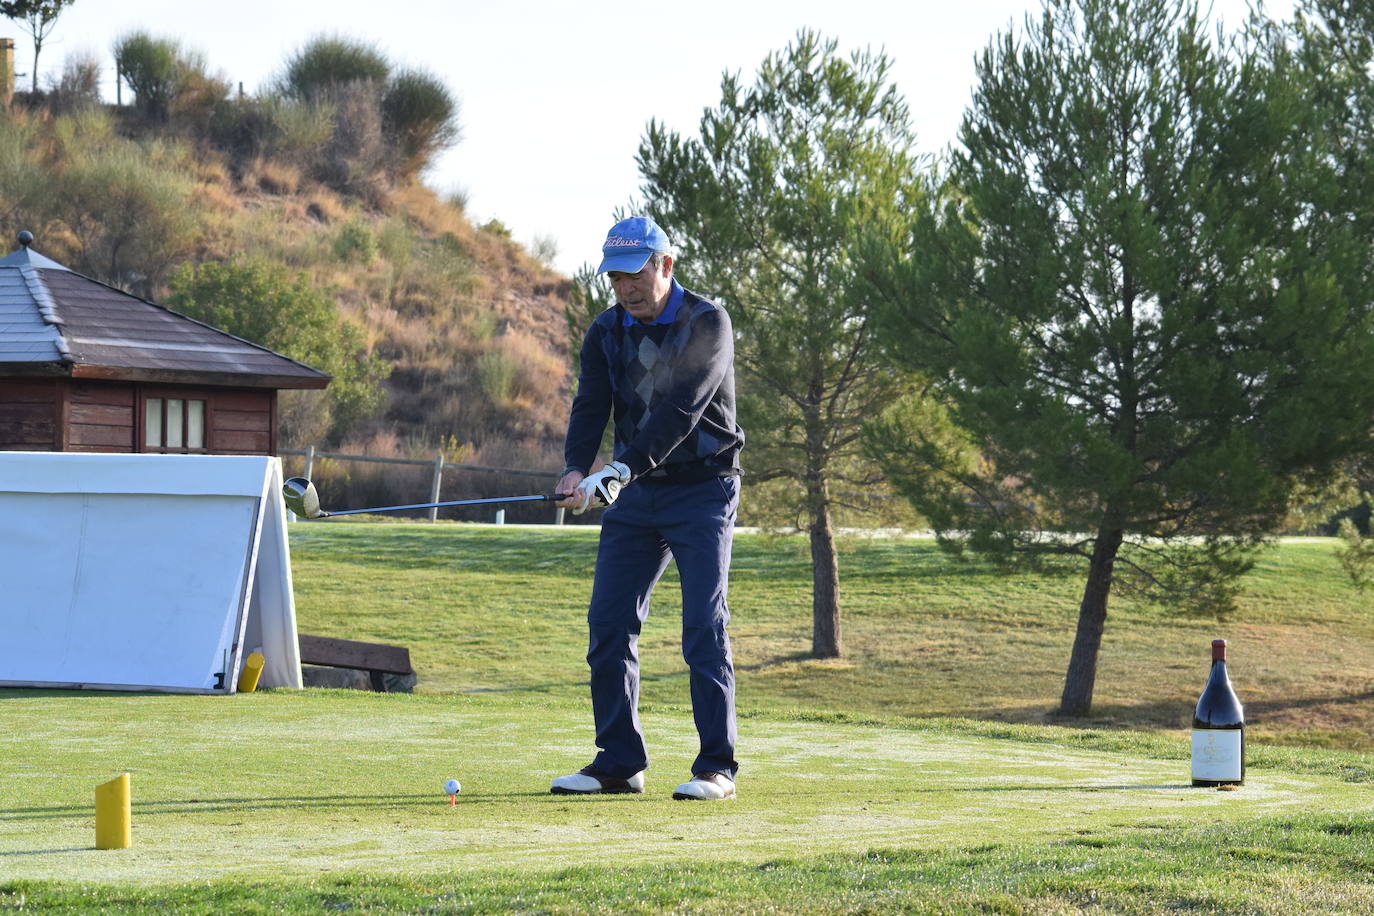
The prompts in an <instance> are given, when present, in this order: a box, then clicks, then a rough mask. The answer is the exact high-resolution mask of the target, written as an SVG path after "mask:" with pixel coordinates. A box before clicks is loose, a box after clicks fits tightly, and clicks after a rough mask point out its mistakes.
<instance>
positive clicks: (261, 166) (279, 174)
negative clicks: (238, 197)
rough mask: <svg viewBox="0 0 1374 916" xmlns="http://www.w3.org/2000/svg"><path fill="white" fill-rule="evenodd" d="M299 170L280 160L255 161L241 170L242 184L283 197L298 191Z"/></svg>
mask: <svg viewBox="0 0 1374 916" xmlns="http://www.w3.org/2000/svg"><path fill="white" fill-rule="evenodd" d="M304 177H305V176H304V175H302V174H301V170H300V169H298V168H296V167H295V166H293V165H290V164H288V163H285V162H282V161H281V160H280V159H263V158H259V159H255V160H253V161H252V162H251V163H249V164H248V166H247V167H246V168H245V169H244V170H243V184H244V186H246V187H250V188H257V189H258V190H260V191H263V192H265V193H267V194H275V195H277V196H285V195H289V194H295V193H296V192H297V191H299V190H300V187H301V182H302V181H303V180H304Z"/></svg>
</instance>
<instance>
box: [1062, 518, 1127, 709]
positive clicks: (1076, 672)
mask: <svg viewBox="0 0 1374 916" xmlns="http://www.w3.org/2000/svg"><path fill="white" fill-rule="evenodd" d="M1122 536H1123V532H1122V531H1121V530H1119V529H1118V530H1116V531H1107V530H1100V531H1098V532H1097V542H1096V544H1095V545H1094V546H1093V556H1092V560H1091V562H1090V563H1089V564H1088V582H1087V584H1086V585H1085V586H1084V587H1083V603H1082V604H1080V605H1079V607H1078V634H1077V635H1076V636H1075V637H1074V640H1073V654H1072V655H1070V656H1069V672H1068V674H1067V675H1066V676H1065V677H1064V695H1063V696H1062V697H1061V698H1060V700H1059V714H1060V715H1061V716H1086V715H1087V714H1088V712H1089V711H1090V710H1091V709H1092V705H1093V685H1094V684H1095V683H1096V681H1097V653H1098V650H1099V649H1101V648H1102V631H1103V629H1104V628H1105V627H1106V624H1107V596H1108V595H1109V594H1110V593H1111V589H1112V568H1113V566H1114V565H1115V564H1116V555H1117V552H1118V551H1119V550H1120V549H1121V541H1122Z"/></svg>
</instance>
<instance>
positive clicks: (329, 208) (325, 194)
mask: <svg viewBox="0 0 1374 916" xmlns="http://www.w3.org/2000/svg"><path fill="white" fill-rule="evenodd" d="M307 197H308V199H309V203H308V205H307V206H306V213H307V214H309V215H310V217H311V218H312V219H315V220H317V221H319V222H321V223H337V222H338V221H339V220H341V219H343V218H344V217H346V216H348V208H347V207H345V206H344V204H343V201H341V200H340V199H339V195H337V194H334V193H333V192H331V191H329V190H328V189H326V188H321V187H318V186H317V187H314V188H311V189H310V192H309V194H308V195H307Z"/></svg>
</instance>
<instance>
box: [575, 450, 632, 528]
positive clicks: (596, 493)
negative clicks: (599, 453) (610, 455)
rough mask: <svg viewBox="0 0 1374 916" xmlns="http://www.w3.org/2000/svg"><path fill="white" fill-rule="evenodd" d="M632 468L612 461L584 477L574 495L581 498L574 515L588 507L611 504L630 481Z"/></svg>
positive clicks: (579, 513)
mask: <svg viewBox="0 0 1374 916" xmlns="http://www.w3.org/2000/svg"><path fill="white" fill-rule="evenodd" d="M631 476H632V475H631V474H630V469H629V468H628V467H626V466H625V465H624V464H622V463H621V462H619V461H612V462H611V463H610V464H608V465H606V466H605V467H604V468H602V469H601V470H599V471H597V472H596V473H595V474H592V475H591V476H590V477H584V478H582V482H581V483H579V484H578V485H577V490H576V491H575V493H574V495H575V496H577V497H578V498H579V499H581V502H580V503H578V505H577V506H576V508H574V509H573V515H581V514H582V513H583V512H586V511H587V510H588V509H591V508H597V507H601V506H609V505H610V504H611V503H613V502H615V498H616V497H617V496H619V495H620V489H621V487H623V486H625V484H627V483H629V482H630V477H631Z"/></svg>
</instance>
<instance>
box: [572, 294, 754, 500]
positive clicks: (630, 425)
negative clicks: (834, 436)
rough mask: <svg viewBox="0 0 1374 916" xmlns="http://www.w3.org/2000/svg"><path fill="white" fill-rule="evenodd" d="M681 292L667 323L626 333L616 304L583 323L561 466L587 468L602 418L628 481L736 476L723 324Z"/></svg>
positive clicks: (728, 348)
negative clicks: (630, 478)
mask: <svg viewBox="0 0 1374 916" xmlns="http://www.w3.org/2000/svg"><path fill="white" fill-rule="evenodd" d="M683 292H684V296H683V301H682V305H681V306H680V307H679V308H678V312H677V316H676V318H675V319H674V320H673V321H672V322H671V323H670V324H648V325H646V324H641V323H640V322H638V321H632V322H631V323H630V325H629V326H628V327H627V326H626V325H625V310H624V309H623V308H622V307H621V306H619V305H616V306H613V307H612V308H609V309H607V310H606V311H604V312H602V313H601V314H600V315H598V316H597V318H596V320H595V321H593V322H592V326H591V328H590V329H588V331H587V335H586V337H585V338H583V341H582V351H581V354H582V355H581V361H582V368H581V373H580V374H579V376H578V388H577V397H576V398H574V399H573V406H572V413H571V416H570V418H569V421H568V436H567V440H566V442H565V444H564V457H565V459H566V461H567V464H568V466H569V467H574V468H578V469H579V470H581V471H582V472H583V473H584V474H585V473H587V472H588V471H589V470H590V469H591V465H592V463H593V461H594V460H595V459H596V454H597V450H598V449H599V447H600V445H601V436H602V432H603V431H604V430H605V428H606V421H607V419H608V418H610V419H612V420H613V421H614V424H615V442H614V446H613V449H612V454H613V457H614V459H615V460H616V461H621V462H624V463H625V464H626V465H627V466H628V467H629V469H630V471H631V473H633V474H634V475H635V477H645V478H646V479H648V480H659V481H663V482H668V483H672V482H683V483H687V482H692V481H697V480H705V479H707V478H709V477H713V476H719V475H722V474H732V473H738V471H739V452H740V449H741V448H742V447H743V446H744V433H743V431H742V430H741V429H740V428H739V425H738V424H737V423H736V422H735V370H734V354H735V347H734V335H733V332H732V330H731V326H730V316H729V315H727V314H726V312H725V310H724V309H723V308H721V307H720V306H719V305H717V304H715V303H714V302H711V301H710V300H708V299H704V298H702V297H701V296H698V295H697V294H695V293H693V292H691V291H690V290H684V291H683Z"/></svg>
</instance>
